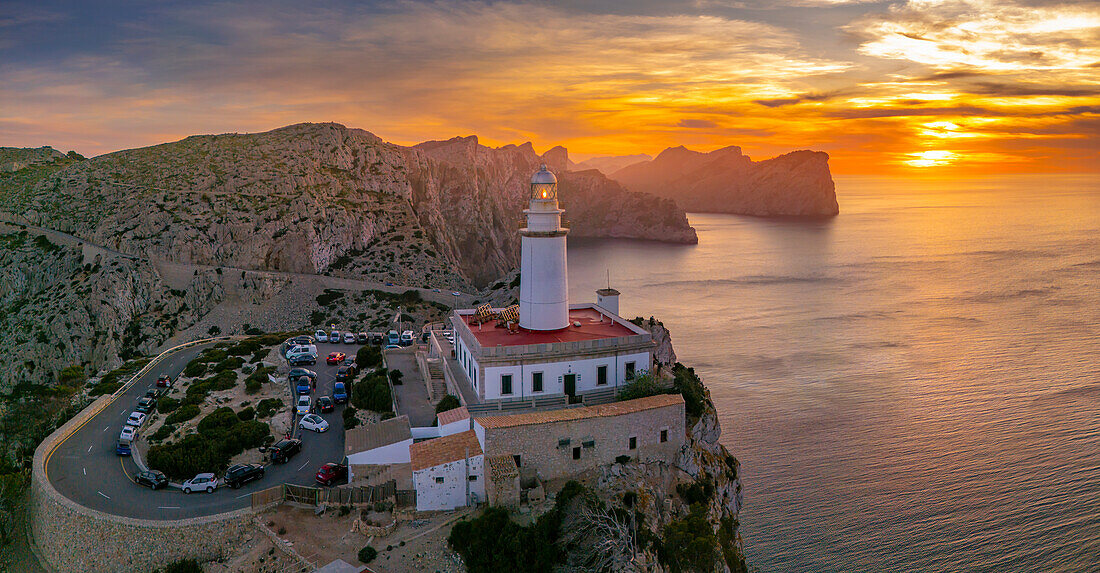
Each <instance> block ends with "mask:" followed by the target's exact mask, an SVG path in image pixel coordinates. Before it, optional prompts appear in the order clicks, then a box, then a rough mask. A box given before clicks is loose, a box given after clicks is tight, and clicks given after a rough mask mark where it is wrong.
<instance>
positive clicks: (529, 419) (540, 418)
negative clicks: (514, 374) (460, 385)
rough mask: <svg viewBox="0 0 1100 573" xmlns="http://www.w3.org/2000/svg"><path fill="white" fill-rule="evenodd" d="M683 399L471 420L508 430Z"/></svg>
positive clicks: (665, 398) (655, 399) (675, 397)
mask: <svg viewBox="0 0 1100 573" xmlns="http://www.w3.org/2000/svg"><path fill="white" fill-rule="evenodd" d="M683 403H684V397H683V396H681V395H679V394H658V395H656V396H648V397H646V398H636V399H634V400H625V401H623V402H612V403H610V404H600V405H599V406H582V407H580V408H565V409H562V410H547V411H544V412H528V413H525V414H512V415H507V416H484V417H481V416H477V417H475V418H474V420H475V421H476V422H477V423H478V424H481V427H483V428H510V427H513V426H529V425H532V424H546V423H550V422H565V421H568V420H583V419H586V418H602V417H610V416H622V415H623V414H631V413H634V412H641V411H643V410H652V409H654V408H663V407H665V406H671V405H673V404H683Z"/></svg>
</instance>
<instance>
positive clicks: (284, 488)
mask: <svg viewBox="0 0 1100 573" xmlns="http://www.w3.org/2000/svg"><path fill="white" fill-rule="evenodd" d="M403 491H404V490H403ZM401 493H402V492H401V491H398V489H397V482H396V481H394V480H390V481H388V482H386V483H384V484H381V485H366V486H356V487H335V488H327V489H322V488H319V487H306V486H302V485H293V484H289V483H285V484H282V485H277V486H274V487H269V488H267V489H265V490H261V491H257V492H253V493H252V508H253V509H260V508H262V507H264V506H266V505H269V504H272V503H278V502H283V501H290V502H294V503H302V504H305V505H323V504H330V505H362V504H368V503H375V502H378V501H384V500H387V499H392V498H398V499H400V498H399V496H398V494H401ZM405 493H406V494H407V493H408V492H405ZM396 503H397V505H400V502H396ZM412 503H413V504H414V505H415V504H416V492H413V501H412Z"/></svg>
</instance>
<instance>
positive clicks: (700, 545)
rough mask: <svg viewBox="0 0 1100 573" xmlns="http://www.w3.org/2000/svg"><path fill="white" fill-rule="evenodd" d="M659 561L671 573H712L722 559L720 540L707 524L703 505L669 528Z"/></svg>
mask: <svg viewBox="0 0 1100 573" xmlns="http://www.w3.org/2000/svg"><path fill="white" fill-rule="evenodd" d="M662 533H663V535H662V537H663V542H662V543H661V544H660V546H659V548H658V551H657V558H658V559H659V560H660V561H661V563H663V564H664V565H666V566H668V568H669V571H671V572H673V573H678V572H680V571H691V570H696V571H712V570H713V569H714V565H715V561H717V559H718V554H717V548H718V538H717V537H715V535H714V530H712V529H711V526H710V522H709V521H707V516H706V508H705V507H704V506H703V505H702V504H695V505H692V506H691V509H690V510H689V511H688V514H687V516H685V517H684V518H683V519H678V520H675V521H672V522H670V523H669V524H667V525H665V527H664V530H663V532H662Z"/></svg>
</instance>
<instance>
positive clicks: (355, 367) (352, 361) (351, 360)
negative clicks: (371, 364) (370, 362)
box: [344, 356, 359, 372]
mask: <svg viewBox="0 0 1100 573" xmlns="http://www.w3.org/2000/svg"><path fill="white" fill-rule="evenodd" d="M344 366H347V367H348V368H351V369H352V370H354V371H355V372H358V371H359V365H358V364H356V363H355V359H354V358H352V357H351V356H348V357H347V358H345V359H344Z"/></svg>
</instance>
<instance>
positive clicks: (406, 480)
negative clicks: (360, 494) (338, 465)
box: [344, 416, 413, 488]
mask: <svg viewBox="0 0 1100 573" xmlns="http://www.w3.org/2000/svg"><path fill="white" fill-rule="evenodd" d="M412 445H413V437H412V429H411V428H410V426H409V417H408V416H398V417H396V418H390V419H389V420H382V421H381V422H378V423H376V424H367V425H365V426H361V427H358V428H355V429H352V430H348V431H347V432H345V433H344V455H346V456H347V464H348V482H349V483H350V482H352V481H353V480H355V479H359V480H360V481H366V482H367V483H376V482H377V483H381V482H384V481H388V480H390V479H396V480H397V483H398V488H407V487H410V486H411V476H410V474H409V461H410V458H409V448H410V447H411V446H412Z"/></svg>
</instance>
